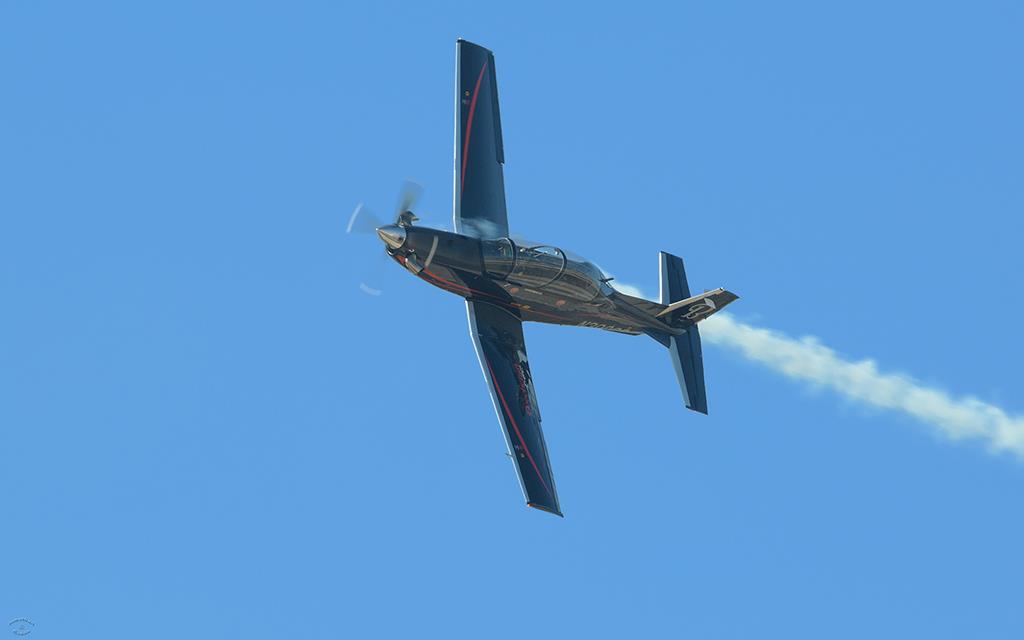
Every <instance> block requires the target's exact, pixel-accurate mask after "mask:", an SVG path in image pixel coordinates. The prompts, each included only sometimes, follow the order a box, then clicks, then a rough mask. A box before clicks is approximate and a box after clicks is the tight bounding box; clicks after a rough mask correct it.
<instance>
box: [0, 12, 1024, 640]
mask: <svg viewBox="0 0 1024 640" xmlns="http://www.w3.org/2000/svg"><path fill="white" fill-rule="evenodd" d="M343 4H344V3H337V2H294V3H279V4H276V5H271V4H267V3H250V2H233V3H216V4H215V3H207V2H202V3H199V2H176V3H164V6H163V7H161V8H154V7H153V6H150V5H149V3H137V2H123V3H109V2H88V3H71V2H67V3H47V2H28V1H19V0H7V1H5V2H3V3H2V4H0V83H2V99H0V295H2V301H3V302H2V312H0V362H2V365H0V435H2V440H0V446H2V450H3V463H2V465H0V490H2V494H0V495H2V507H3V508H2V519H0V523H2V526H0V548H2V550H3V552H2V554H3V555H2V558H3V561H2V563H0V567H2V569H0V576H2V577H0V618H2V619H0V622H2V624H3V625H6V624H7V622H8V621H9V620H11V619H14V618H19V617H25V618H28V619H30V620H32V621H33V622H34V623H35V629H34V631H33V635H32V637H33V638H39V639H43V638H72V637H77V638H100V637H102V638H140V637H145V638H154V639H157V638H173V639H175V640H180V639H182V638H229V637H235V638H367V637H401V638H425V637H446V638H461V637H465V638H484V637H492V638H513V637H514V638H521V637H523V636H524V634H526V635H529V636H530V637H536V638H548V637H578V638H599V637H608V638H623V637H648V638H668V637H699V638H755V637H756V638H786V639H792V638H822V637H828V638H855V639H862V638H866V637H886V638H907V637H922V638H925V637H926V638H965V637H974V638H1019V637H1021V636H1020V634H1021V633H1022V629H1024V607H1022V606H1021V575H1022V574H1024V556H1022V554H1021V540H1022V539H1024V515H1022V511H1021V500H1020V496H1021V491H1022V489H1024V463H1022V462H1021V461H1019V460H1018V459H1016V458H1014V457H1013V456H1010V455H992V454H991V453H989V452H988V451H987V450H986V449H985V448H984V447H983V446H981V445H977V444H972V443H950V442H947V441H943V440H941V439H938V438H936V437H935V436H934V435H933V432H932V431H931V430H929V429H927V428H925V427H923V426H922V425H919V424H917V423H915V422H913V421H912V420H910V419H908V418H906V417H903V416H900V415H897V414H889V413H883V412H878V411H869V410H865V409H863V408H860V407H858V406H856V405H854V404H851V403H850V402H848V401H844V400H842V399H841V398H840V397H838V396H837V395H836V394H833V393H831V392H827V391H814V390H813V389H808V388H806V387H804V386H802V385H800V384H796V383H794V382H793V381H790V380H787V379H785V378H783V377H780V376H778V375H776V374H774V373H772V372H770V371H768V370H767V369H765V368H763V367H759V366H758V365H755V364H752V363H750V362H747V361H745V360H743V359H742V358H740V357H739V356H738V355H736V354H734V353H732V352H730V351H726V350H722V349H720V348H717V347H714V346H710V345H709V346H708V347H707V348H706V352H705V364H706V370H707V375H708V389H709V404H710V411H711V414H710V416H708V417H703V416H699V415H696V414H693V413H691V412H687V411H685V410H684V409H683V407H682V400H681V396H680V393H679V390H678V387H677V385H676V382H675V380H674V377H673V374H672V368H671V365H670V362H669V359H668V356H667V354H666V353H665V352H664V349H662V348H661V347H660V346H658V345H657V344H656V343H654V342H653V341H652V340H649V339H647V338H645V337H638V338H631V337H627V336H620V335H614V334H608V333H603V332H599V331H594V330H584V329H570V328H559V327H551V326H542V325H530V326H528V327H527V340H528V342H529V347H530V354H531V362H532V366H533V370H534V376H535V379H536V381H537V383H538V396H539V401H540V405H541V408H542V410H543V414H544V426H545V431H546V435H547V439H548V444H549V448H550V453H551V458H552V464H553V467H554V471H555V474H556V477H557V480H558V487H559V492H560V497H561V500H562V505H563V508H564V511H565V514H566V518H565V519H564V520H563V519H559V518H555V517H551V516H548V515H546V514H543V513H540V512H536V511H533V510H530V509H527V508H525V507H524V506H522V498H521V494H520V492H519V488H518V486H517V483H516V480H515V476H514V473H513V470H512V468H511V465H510V464H509V462H508V460H507V458H506V457H505V455H504V442H503V440H502V437H501V435H500V432H499V428H498V425H497V423H496V419H495V416H494V411H493V409H492V406H491V401H490V399H489V397H488V395H487V392H486V388H485V385H484V381H483V379H482V377H481V374H480V368H479V365H478V364H477V362H476V360H475V356H474V353H473V348H472V345H471V342H470V340H469V337H468V332H467V328H466V318H465V311H464V307H463V304H462V302H461V300H459V299H457V298H455V297H454V296H451V295H449V294H445V293H443V292H441V291H438V290H435V289H432V288H431V287H429V286H427V285H426V284H424V283H422V282H420V281H417V280H415V279H414V278H412V277H411V276H410V275H409V274H407V273H405V272H404V271H402V270H401V269H399V268H398V267H397V266H396V265H392V264H383V265H381V264H380V263H379V260H378V253H379V252H380V249H379V243H378V242H376V240H375V239H373V238H372V237H371V238H365V239H364V238H359V239H353V238H352V237H346V236H345V235H344V233H343V227H344V223H345V220H346V218H347V216H348V214H349V213H350V212H351V211H352V209H353V207H354V206H355V205H356V203H357V202H359V201H366V202H367V203H368V204H369V205H370V206H372V207H374V208H375V209H376V210H377V211H378V212H380V213H381V214H389V213H390V210H391V208H392V206H393V204H394V201H395V196H396V190H397V188H398V186H399V184H400V183H401V181H402V180H403V179H405V178H415V179H417V180H419V181H420V182H422V183H424V184H425V185H426V186H427V191H426V193H425V195H424V198H423V200H422V203H421V211H422V214H423V215H422V217H423V218H425V219H432V220H434V221H438V222H441V223H448V222H449V220H450V215H451V183H452V129H451V127H452V120H453V115H452V109H453V99H452V84H453V71H454V42H455V39H456V38H457V37H460V36H461V37H465V38H467V39H471V40H474V41H476V42H479V43H481V44H484V45H486V46H488V47H490V48H492V49H493V50H494V51H495V53H496V56H497V70H498V79H499V83H500V92H501V100H502V117H503V124H504V134H505V155H506V160H507V165H506V174H505V175H506V183H507V187H508V203H509V212H510V222H511V225H512V227H513V229H514V230H515V231H516V232H517V233H519V234H521V235H524V236H527V237H531V238H537V239H541V240H545V241H548V242H551V243H553V244H558V245H562V246H564V247H566V248H568V249H572V250H575V251H577V252H578V253H581V254H583V255H585V256H587V257H588V258H590V259H591V260H594V261H596V262H598V263H599V264H601V265H602V266H603V267H605V268H606V269H608V270H609V271H611V272H612V273H614V274H615V275H617V276H618V277H619V278H621V279H623V280H625V281H628V282H630V283H632V284H635V285H638V286H640V287H641V288H644V289H646V290H647V291H649V292H652V293H653V292H655V291H656V288H657V260H656V254H657V252H658V251H659V250H667V251H671V252H673V253H676V254H679V255H682V256H684V257H685V258H686V260H687V264H688V267H689V272H690V278H691V284H692V285H693V286H694V287H696V288H711V287H716V286H727V287H729V288H730V289H732V290H733V291H736V292H737V293H739V294H740V295H741V296H742V299H741V300H740V301H739V302H737V303H736V304H735V305H734V306H733V307H732V311H733V312H734V314H735V315H736V316H737V317H739V318H741V319H744V320H746V321H752V322H755V323H758V324H760V325H763V326H767V327H771V328H773V329H776V330H779V331H783V332H786V333H787V334H790V335H801V334H813V335H816V336H818V337H819V338H820V339H821V340H822V341H823V342H825V343H826V344H828V345H829V346H830V347H832V348H834V349H836V350H837V351H839V352H840V353H842V354H845V355H847V356H849V357H853V358H862V357H872V358H875V359H877V361H878V362H879V364H880V366H882V367H886V368H888V369H892V370H899V371H905V372H907V373H910V374H912V375H914V376H916V377H918V378H919V379H921V380H922V381H925V382H927V383H929V384H931V385H934V386H937V387H941V388H944V389H948V390H949V391H951V392H952V393H954V394H975V395H977V396H978V397H979V398H981V399H983V400H985V401H987V402H990V403H993V404H995V405H997V406H1000V407H1003V408H1004V409H1005V410H1006V411H1008V412H1010V413H1012V414H1019V413H1021V412H1024V400H1022V399H1021V395H1020V389H1021V382H1020V365H1019V363H1020V362H1021V361H1022V360H1024V346H1022V342H1021V340H1020V337H1019V336H1020V333H1019V324H1020V315H1021V311H1022V304H1021V301H1020V299H1019V296H1018V294H1019V290H1020V284H1019V278H1020V274H1021V273H1022V272H1024V256H1022V253H1021V252H1020V251H1019V243H1020V238H1021V235H1022V223H1021V214H1022V212H1024V187H1022V182H1021V177H1022V175H1024V156H1022V149H1024V128H1022V118H1021V114H1024V85H1022V83H1021V81H1020V67H1021V62H1022V60H1024V38H1021V33H1022V32H1024V12H1022V9H1021V7H1020V4H1019V3H1015V2H962V3H948V2H900V3H893V2H859V3H845V4H844V6H839V7H837V6H830V7H828V8H825V7H824V6H823V5H825V4H829V5H833V4H834V3H819V2H788V1H783V2H775V3H753V2H751V3H734V2H680V3H672V5H670V6H669V5H666V6H661V7H653V6H642V5H640V4H639V3H626V5H625V6H624V7H623V8H620V9H617V10H615V11H607V10H603V9H600V8H597V7H596V6H595V5H593V4H591V3H586V4H580V5H577V6H575V7H568V6H565V7H555V6H553V5H551V4H549V3H538V4H526V5H524V4H522V3H513V2H506V3H501V4H497V3H486V4H485V3H470V2H464V3H457V4H455V3H451V4H445V5H438V6H436V7H431V8H429V9H427V8H425V7H422V6H418V5H419V4H420V3H417V4H416V5H413V4H411V3H410V4H409V5H408V6H404V5H400V4H379V5H378V6H377V8H374V9H359V10H356V9H351V8H346V7H343ZM431 4H433V3H431ZM143 5H145V6H143ZM378 267H379V268H380V269H382V271H379V272H378V273H377V274H376V275H374V276H372V277H374V278H376V280H375V282H376V283H377V284H379V285H380V286H381V287H382V288H383V289H384V291H385V292H384V294H383V295H382V296H380V297H377V298H374V297H371V296H367V295H365V294H363V293H361V292H360V291H359V289H358V287H357V285H358V283H359V282H360V281H361V280H363V279H365V278H367V277H369V276H366V275H365V273H366V271H367V270H371V271H372V270H373V269H376V268H378ZM455 389H461V390H464V393H458V392H456V391H455ZM0 630H2V631H3V632H6V631H7V630H6V628H3V629H0Z"/></svg>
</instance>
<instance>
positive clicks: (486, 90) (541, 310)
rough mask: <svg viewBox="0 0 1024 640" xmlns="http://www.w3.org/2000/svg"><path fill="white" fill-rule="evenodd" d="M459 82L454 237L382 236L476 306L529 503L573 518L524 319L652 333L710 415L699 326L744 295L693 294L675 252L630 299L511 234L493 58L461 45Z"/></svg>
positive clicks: (592, 270) (491, 378) (413, 232)
mask: <svg viewBox="0 0 1024 640" xmlns="http://www.w3.org/2000/svg"><path fill="white" fill-rule="evenodd" d="M456 75H457V78H456V96H455V214H454V215H455V233H451V232H448V231H442V230H438V229H431V228H427V227H420V226H416V225H415V224H414V223H415V222H416V220H417V218H416V216H415V215H413V214H412V212H411V211H403V212H401V214H400V215H399V217H398V220H397V221H396V222H395V224H392V225H387V226H382V227H380V228H378V229H377V234H378V235H379V236H380V238H381V240H383V241H384V243H385V245H386V247H387V251H388V254H389V255H390V256H391V257H392V258H394V260H396V261H397V262H398V263H399V264H401V265H402V266H404V267H405V268H406V269H408V270H409V271H411V272H412V273H413V274H415V275H416V276H418V277H419V278H421V279H423V280H425V281H427V282H429V283H430V284H432V285H434V286H436V287H439V288H441V289H444V290H446V291H450V292H452V293H455V294H457V295H459V296H461V297H463V298H465V299H466V309H467V312H468V315H469V332H470V335H471V336H472V338H473V342H474V344H475V346H476V353H477V356H478V357H479V359H480V366H481V368H482V370H483V374H484V379H485V380H486V382H487V386H488V388H489V390H490V393H491V397H492V399H493V401H494V408H495V411H496V412H497V414H498V419H499V421H500V423H501V427H502V432H503V433H504V436H505V442H506V444H507V446H508V453H509V455H510V457H511V458H512V460H513V461H514V463H515V465H514V466H515V469H516V474H517V475H518V477H519V484H520V486H521V487H522V490H523V494H524V496H525V497H526V503H527V505H529V506H531V507H535V508H537V509H541V510H544V511H548V512H550V513H554V514H557V515H562V510H561V506H560V505H559V502H558V493H557V491H556V489H555V479H554V475H553V474H552V471H551V462H550V459H549V457H548V450H547V445H546V444H545V442H544V433H543V431H542V430H541V415H540V408H539V407H538V405H537V394H536V391H535V389H534V385H533V375H532V372H531V371H530V363H529V360H528V358H527V354H526V341H525V340H524V338H523V322H526V321H533V322H547V323H551V324H564V325H575V326H582V327H594V328H597V329H605V330H608V331H614V332H616V333H625V334H630V335H640V334H646V335H648V336H651V337H652V338H654V339H655V340H657V341H658V342H660V343H661V344H662V345H664V346H665V347H667V348H668V350H669V353H670V354H671V359H672V363H673V365H674V367H675V371H676V375H677V377H678V379H679V384H680V387H681V388H682V391H683V398H684V400H685V403H686V406H687V407H689V408H690V409H692V410H694V411H698V412H700V413H705V414H706V413H707V396H706V392H705V389H704V365H703V359H702V355H701V347H700V333H699V332H698V330H697V323H698V322H700V321H701V320H703V319H704V318H707V317H708V316H710V315H711V314H713V313H715V312H716V311H718V310H719V309H721V308H722V307H724V306H725V305H727V304H729V303H730V302H732V301H733V300H735V299H736V296H735V295H734V294H732V293H730V292H728V291H725V290H724V289H715V290H714V291H707V292H704V293H700V294H697V295H692V293H691V291H690V289H689V286H688V285H687V282H686V272H685V271H684V269H683V261H682V259H680V258H677V257H676V256H673V255H670V254H668V253H662V254H661V256H660V264H661V279H660V282H661V298H660V300H659V301H658V302H653V301H650V300H645V299H642V298H637V297H634V296H629V295H626V294H624V293H621V292H619V291H616V290H615V288H614V287H613V286H612V285H610V284H609V281H610V280H611V278H608V277H606V276H605V274H604V273H602V271H601V270H600V269H599V268H598V267H597V266H595V265H594V264H593V263H591V262H588V261H587V260H584V259H582V258H580V257H578V256H574V255H571V254H569V253H567V252H565V251H563V250H561V249H559V248H558V247H554V246H551V245H542V244H537V243H532V242H526V241H523V240H519V239H514V236H510V234H509V228H508V217H507V213H506V210H505V184H504V177H503V173H502V166H503V164H504V162H505V155H504V149H503V145H502V139H501V115H500V112H499V109H498V85H497V80H496V77H497V76H496V74H495V69H494V55H493V54H492V53H491V52H490V51H488V50H487V49H485V48H483V47H481V46H479V45H475V44H473V43H471V42H467V41H465V40H459V41H458V42H457V43H456Z"/></svg>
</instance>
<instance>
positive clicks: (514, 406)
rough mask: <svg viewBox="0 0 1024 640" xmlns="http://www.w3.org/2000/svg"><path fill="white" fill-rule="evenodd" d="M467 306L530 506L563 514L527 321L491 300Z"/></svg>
mask: <svg viewBox="0 0 1024 640" xmlns="http://www.w3.org/2000/svg"><path fill="white" fill-rule="evenodd" d="M466 308H467V311H468V314H469V332H470V335H471V336H472V337H473V342H474V345H475V346H476V352H477V356H478V357H479V358H480V367H481V368H482V369H483V373H484V378H485V379H486V381H487V387H488V389H489V390H490V392H491V399H492V400H493V401H494V409H495V411H496V412H497V414H498V420H499V422H500V423H501V429H502V432H503V434H504V436H505V444H506V445H507V447H508V454H509V456H510V457H511V458H512V461H513V463H514V465H515V469H516V474H517V475H518V477H519V485H520V487H521V488H522V490H523V495H524V496H525V498H526V504H527V505H529V506H531V507H534V508H537V509H541V510H543V511H548V512H550V513H554V514H556V515H559V516H560V515H562V511H561V508H560V507H559V504H558V493H557V491H556V489H555V479H554V476H553V475H552V473H551V463H550V461H549V460H548V450H547V445H546V444H545V442H544V432H543V431H542V430H541V426H540V422H541V419H540V409H539V408H538V406H537V395H536V393H535V391H534V387H533V376H532V375H531V373H530V363H529V362H528V360H527V357H526V343H525V341H524V339H523V327H522V322H521V321H520V320H519V319H518V318H516V317H515V316H513V315H512V314H511V313H510V312H508V311H506V310H504V309H501V308H499V307H495V306H493V305H490V304H488V303H486V302H474V301H472V300H469V301H467V302H466Z"/></svg>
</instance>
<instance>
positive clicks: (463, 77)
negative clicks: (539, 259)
mask: <svg viewBox="0 0 1024 640" xmlns="http://www.w3.org/2000/svg"><path fill="white" fill-rule="evenodd" d="M504 163H505V155H504V152H503V150H502V144H501V116H500V114H499V113H498V81H497V76H496V75H495V73H494V54H493V53H491V52H490V51H489V50H487V49H485V48H483V47H481V46H479V45H476V44H473V43H472V42H467V41H465V40H461V39H460V40H458V41H457V42H456V43H455V231H456V233H462V234H465V235H468V236H474V237H477V238H501V237H504V236H507V235H508V216H507V213H506V211H505V178H504V174H503V172H502V165H503V164H504Z"/></svg>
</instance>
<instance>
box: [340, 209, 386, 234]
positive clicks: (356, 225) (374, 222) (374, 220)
mask: <svg viewBox="0 0 1024 640" xmlns="http://www.w3.org/2000/svg"><path fill="white" fill-rule="evenodd" d="M382 226H384V222H383V221H382V220H381V219H380V218H378V217H377V216H375V215H373V213H371V212H370V210H369V209H367V208H366V207H364V206H363V203H362V202H360V203H359V204H358V205H356V210H355V211H353V212H352V215H351V216H350V217H349V219H348V226H347V227H345V233H373V232H374V230H375V229H376V228H377V227H382Z"/></svg>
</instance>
